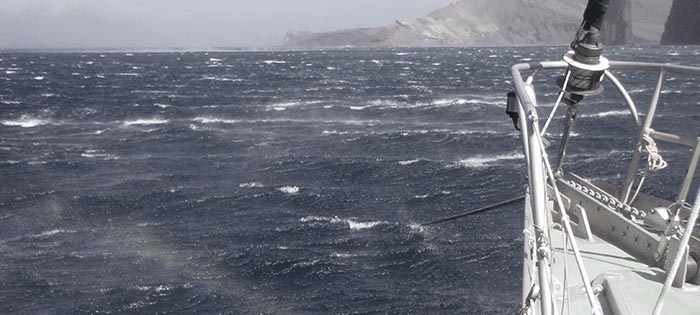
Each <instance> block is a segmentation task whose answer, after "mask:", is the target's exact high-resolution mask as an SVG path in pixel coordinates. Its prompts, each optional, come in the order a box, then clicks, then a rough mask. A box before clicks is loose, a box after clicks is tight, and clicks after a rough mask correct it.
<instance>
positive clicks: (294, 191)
mask: <svg viewBox="0 0 700 315" xmlns="http://www.w3.org/2000/svg"><path fill="white" fill-rule="evenodd" d="M277 190H279V191H281V192H283V193H285V194H289V195H296V194H298V193H299V187H297V186H284V187H280V188H277Z"/></svg>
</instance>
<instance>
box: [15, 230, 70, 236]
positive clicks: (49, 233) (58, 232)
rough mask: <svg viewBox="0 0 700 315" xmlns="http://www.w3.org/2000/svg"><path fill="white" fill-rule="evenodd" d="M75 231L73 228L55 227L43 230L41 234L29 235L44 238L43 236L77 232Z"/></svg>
mask: <svg viewBox="0 0 700 315" xmlns="http://www.w3.org/2000/svg"><path fill="white" fill-rule="evenodd" d="M75 232H76V231H73V230H62V229H53V230H49V231H45V232H41V233H39V234H33V235H28V236H27V237H29V238H42V237H48V236H53V235H56V234H61V233H75Z"/></svg>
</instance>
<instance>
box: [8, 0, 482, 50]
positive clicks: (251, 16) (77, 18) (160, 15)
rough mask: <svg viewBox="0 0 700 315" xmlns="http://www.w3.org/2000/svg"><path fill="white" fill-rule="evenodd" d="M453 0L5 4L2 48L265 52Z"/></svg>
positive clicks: (13, 0)
mask: <svg viewBox="0 0 700 315" xmlns="http://www.w3.org/2000/svg"><path fill="white" fill-rule="evenodd" d="M454 1H455V0H451V1H450V0H0V49H3V48H4V49H7V48H110V47H117V48H118V47H122V48H124V47H131V48H138V47H149V48H157V47H183V48H207V47H216V46H253V47H261V46H268V45H276V44H280V43H281V42H282V40H283V39H284V35H285V33H286V32H287V31H289V30H294V31H300V30H311V31H329V30H336V29H343V28H354V27H364V26H382V25H387V24H390V23H392V22H393V21H395V20H396V19H398V18H410V17H419V16H424V15H426V14H428V13H430V12H431V11H432V10H434V9H438V8H440V7H442V6H445V5H447V4H449V3H450V2H454ZM484 1H486V0H484Z"/></svg>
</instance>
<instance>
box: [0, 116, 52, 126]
mask: <svg viewBox="0 0 700 315" xmlns="http://www.w3.org/2000/svg"><path fill="white" fill-rule="evenodd" d="M0 123H1V124H3V125H5V126H11V127H24V128H32V127H37V126H41V125H46V124H48V123H49V121H48V120H45V119H39V118H33V117H29V116H22V117H20V118H19V119H15V120H3V121H0Z"/></svg>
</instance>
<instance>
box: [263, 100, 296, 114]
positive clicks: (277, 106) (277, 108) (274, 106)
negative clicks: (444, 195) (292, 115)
mask: <svg viewBox="0 0 700 315" xmlns="http://www.w3.org/2000/svg"><path fill="white" fill-rule="evenodd" d="M302 104H303V103H302V102H283V103H275V104H270V105H266V106H265V110H268V111H270V110H275V111H278V112H280V111H283V110H287V109H289V108H292V107H298V106H301V105H302Z"/></svg>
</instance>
